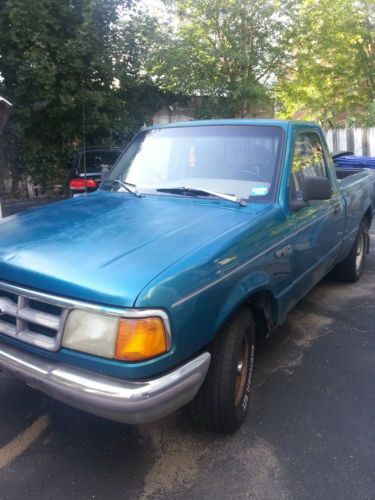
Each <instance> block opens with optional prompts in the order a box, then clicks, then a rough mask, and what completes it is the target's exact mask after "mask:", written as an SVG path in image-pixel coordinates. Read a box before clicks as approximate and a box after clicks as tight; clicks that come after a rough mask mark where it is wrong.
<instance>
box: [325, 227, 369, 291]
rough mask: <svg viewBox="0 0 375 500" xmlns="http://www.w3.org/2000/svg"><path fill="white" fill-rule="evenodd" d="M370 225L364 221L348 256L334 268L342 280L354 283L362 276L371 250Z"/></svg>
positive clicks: (336, 274)
mask: <svg viewBox="0 0 375 500" xmlns="http://www.w3.org/2000/svg"><path fill="white" fill-rule="evenodd" d="M368 230H369V226H368V223H367V222H366V221H362V223H361V225H360V227H359V230H358V233H357V237H356V239H355V242H354V245H353V247H352V249H351V251H350V254H349V255H348V257H347V258H346V259H345V260H344V261H343V262H340V264H338V265H337V266H336V268H335V270H334V274H335V276H336V277H337V278H338V279H340V280H341V281H346V282H348V283H354V282H356V281H358V280H359V278H360V277H361V274H362V271H363V267H364V265H365V260H366V255H367V254H368V250H369V238H370V237H369V234H368Z"/></svg>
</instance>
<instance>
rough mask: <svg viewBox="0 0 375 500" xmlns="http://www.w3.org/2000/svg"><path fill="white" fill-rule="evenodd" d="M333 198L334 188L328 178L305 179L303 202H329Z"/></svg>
mask: <svg viewBox="0 0 375 500" xmlns="http://www.w3.org/2000/svg"><path fill="white" fill-rule="evenodd" d="M330 198H332V186H331V182H330V180H329V179H327V177H305V179H304V182H303V200H304V201H310V200H329V199H330Z"/></svg>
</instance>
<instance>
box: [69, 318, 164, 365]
mask: <svg viewBox="0 0 375 500" xmlns="http://www.w3.org/2000/svg"><path fill="white" fill-rule="evenodd" d="M62 345H63V347H67V348H68V349H74V350H76V351H81V352H85V353H88V354H95V355H96V356H104V357H106V358H113V359H117V360H120V361H142V360H145V359H150V358H154V357H155V356H159V355H160V354H163V353H165V352H167V351H168V348H169V346H168V338H167V333H166V331H165V326H164V322H163V320H162V319H161V318H159V317H157V316H151V317H145V318H121V317H117V316H109V315H104V314H99V313H95V312H89V311H83V310H79V309H75V310H73V311H71V312H70V313H69V316H68V319H67V322H66V324H65V329H64V335H63V340H62Z"/></svg>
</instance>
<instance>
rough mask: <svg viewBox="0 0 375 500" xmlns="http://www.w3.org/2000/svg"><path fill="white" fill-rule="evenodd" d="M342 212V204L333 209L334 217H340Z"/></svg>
mask: <svg viewBox="0 0 375 500" xmlns="http://www.w3.org/2000/svg"><path fill="white" fill-rule="evenodd" d="M341 210H342V208H341V205H340V204H338V205H335V206H334V207H333V213H334V215H338V214H340V213H341Z"/></svg>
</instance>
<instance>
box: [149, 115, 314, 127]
mask: <svg viewBox="0 0 375 500" xmlns="http://www.w3.org/2000/svg"><path fill="white" fill-rule="evenodd" d="M208 125H211V126H212V125H263V126H269V127H272V126H273V127H275V126H277V127H281V128H283V129H284V130H286V129H288V128H289V126H293V127H296V128H299V127H304V128H305V127H308V128H310V127H317V126H318V124H317V123H314V122H308V121H302V120H276V119H271V118H230V119H220V120H219V119H217V120H192V121H187V122H174V123H168V124H165V125H153V126H151V127H147V128H146V130H153V129H161V128H180V127H203V126H208Z"/></svg>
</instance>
